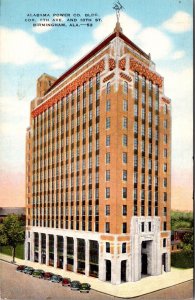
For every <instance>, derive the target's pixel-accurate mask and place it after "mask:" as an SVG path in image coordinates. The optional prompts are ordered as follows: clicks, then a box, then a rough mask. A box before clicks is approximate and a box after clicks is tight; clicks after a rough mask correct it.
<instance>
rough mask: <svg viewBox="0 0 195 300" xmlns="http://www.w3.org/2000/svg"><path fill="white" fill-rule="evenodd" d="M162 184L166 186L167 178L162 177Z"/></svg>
mask: <svg viewBox="0 0 195 300" xmlns="http://www.w3.org/2000/svg"><path fill="white" fill-rule="evenodd" d="M163 186H164V187H167V178H164V179H163Z"/></svg>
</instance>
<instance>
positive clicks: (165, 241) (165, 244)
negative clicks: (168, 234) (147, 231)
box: [163, 239, 167, 247]
mask: <svg viewBox="0 0 195 300" xmlns="http://www.w3.org/2000/svg"><path fill="white" fill-rule="evenodd" d="M166 246H167V240H166V239H163V247H166Z"/></svg>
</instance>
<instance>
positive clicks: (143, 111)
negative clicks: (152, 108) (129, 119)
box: [142, 108, 145, 120]
mask: <svg viewBox="0 0 195 300" xmlns="http://www.w3.org/2000/svg"><path fill="white" fill-rule="evenodd" d="M142 120H145V109H144V108H142Z"/></svg>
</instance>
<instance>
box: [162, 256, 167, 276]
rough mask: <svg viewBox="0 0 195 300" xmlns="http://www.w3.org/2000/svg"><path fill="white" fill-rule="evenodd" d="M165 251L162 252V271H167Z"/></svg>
mask: <svg viewBox="0 0 195 300" xmlns="http://www.w3.org/2000/svg"><path fill="white" fill-rule="evenodd" d="M166 255H167V254H166V253H163V254H162V266H163V271H165V272H167V269H166Z"/></svg>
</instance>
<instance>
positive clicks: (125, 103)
mask: <svg viewBox="0 0 195 300" xmlns="http://www.w3.org/2000/svg"><path fill="white" fill-rule="evenodd" d="M123 111H128V102H127V100H123Z"/></svg>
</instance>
